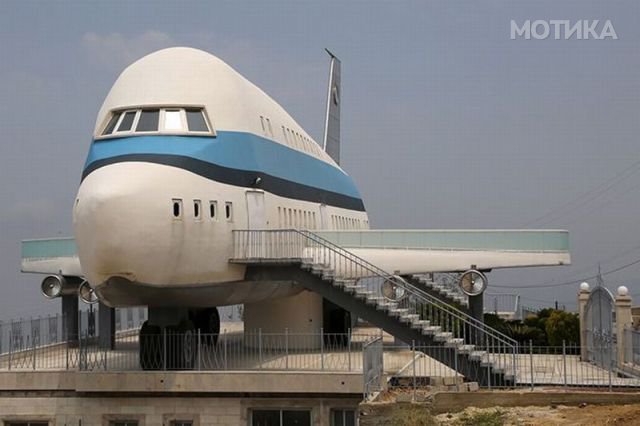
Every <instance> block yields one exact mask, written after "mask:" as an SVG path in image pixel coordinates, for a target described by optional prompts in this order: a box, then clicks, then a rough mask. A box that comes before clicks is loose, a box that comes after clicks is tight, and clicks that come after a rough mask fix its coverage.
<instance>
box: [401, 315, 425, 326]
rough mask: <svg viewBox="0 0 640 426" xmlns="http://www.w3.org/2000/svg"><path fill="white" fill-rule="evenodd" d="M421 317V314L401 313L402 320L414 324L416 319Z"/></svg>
mask: <svg viewBox="0 0 640 426" xmlns="http://www.w3.org/2000/svg"><path fill="white" fill-rule="evenodd" d="M419 318H420V315H418V314H409V313H407V314H404V315H400V322H405V323H408V324H413V322H414V321H416V320H417V319H419Z"/></svg>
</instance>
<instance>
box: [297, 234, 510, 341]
mask: <svg viewBox="0 0 640 426" xmlns="http://www.w3.org/2000/svg"><path fill="white" fill-rule="evenodd" d="M293 231H295V232H297V233H299V234H301V235H304V236H305V237H307V238H310V239H314V240H316V242H317V243H320V244H322V245H325V246H327V248H329V249H333V250H334V251H337V252H340V251H342V252H344V253H346V254H348V255H349V256H351V257H353V258H355V259H356V260H357V261H358V262H359V263H361V264H364V265H361V266H363V267H365V269H368V270H370V271H371V272H374V273H375V274H376V275H378V276H380V277H381V278H383V279H385V280H387V281H389V282H391V283H392V284H394V285H398V286H399V287H402V288H403V289H405V290H407V291H408V292H411V293H413V295H415V296H418V297H421V298H423V299H427V300H428V301H429V302H431V303H434V302H435V303H436V304H437V306H438V307H439V308H445V310H448V311H449V313H451V314H453V315H455V316H457V317H458V319H460V320H463V321H466V322H471V323H473V324H474V325H475V326H477V327H476V328H482V331H483V332H484V333H487V331H489V334H494V336H493V337H495V338H499V339H500V340H502V341H503V342H504V343H506V344H510V345H513V346H514V347H515V346H517V344H518V342H517V341H516V340H515V339H513V338H511V337H509V336H507V335H505V334H504V333H502V332H500V331H498V330H496V329H494V328H492V327H490V326H488V325H486V324H485V323H484V322H482V321H480V320H478V319H477V318H474V317H472V316H471V315H469V314H467V313H466V312H464V311H461V310H460V309H458V308H456V307H455V306H453V305H450V304H448V303H446V302H444V301H443V300H441V299H439V298H437V297H435V296H433V295H431V294H429V293H427V292H425V291H424V290H422V289H420V288H418V287H416V286H414V285H412V284H411V283H409V282H407V281H406V280H404V279H402V278H400V277H398V276H397V275H394V274H390V273H389V272H387V271H385V270H384V269H382V268H380V267H379V266H376V265H374V264H372V263H371V262H369V261H367V260H366V259H363V258H362V257H360V256H358V255H356V254H355V253H353V252H351V251H349V250H347V249H345V248H344V247H341V246H339V245H337V244H335V243H333V242H331V241H329V240H327V239H326V238H323V237H321V236H319V235H318V234H315V233H313V232H311V231H308V230H297V229H294V230H293Z"/></svg>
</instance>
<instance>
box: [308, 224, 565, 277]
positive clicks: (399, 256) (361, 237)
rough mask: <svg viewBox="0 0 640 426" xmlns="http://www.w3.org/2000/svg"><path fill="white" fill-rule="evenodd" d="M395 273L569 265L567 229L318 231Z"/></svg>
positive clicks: (330, 239) (328, 238) (316, 232)
mask: <svg viewBox="0 0 640 426" xmlns="http://www.w3.org/2000/svg"><path fill="white" fill-rule="evenodd" d="M314 233H315V234H317V235H319V236H320V237H322V238H324V239H326V240H329V241H331V242H332V243H334V244H337V245H339V246H340V247H343V248H345V249H347V250H349V251H350V252H352V253H353V254H355V255H357V256H359V257H361V258H363V259H365V260H367V261H368V262H370V263H372V264H374V265H376V266H378V267H379V268H381V269H383V270H385V271H388V272H393V273H396V274H402V275H404V274H418V273H427V272H463V271H466V270H469V269H470V268H472V267H473V268H475V269H479V270H490V269H498V268H519V267H532V266H558V265H569V264H571V255H570V253H569V233H568V231H564V230H362V231H346V230H345V231H314Z"/></svg>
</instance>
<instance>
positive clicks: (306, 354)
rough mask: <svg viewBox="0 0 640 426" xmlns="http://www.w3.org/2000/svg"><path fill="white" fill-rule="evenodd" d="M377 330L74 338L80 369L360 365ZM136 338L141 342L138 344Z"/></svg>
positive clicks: (324, 368) (356, 368)
mask: <svg viewBox="0 0 640 426" xmlns="http://www.w3.org/2000/svg"><path fill="white" fill-rule="evenodd" d="M376 338H379V334H376V335H373V334H351V333H344V334H335V333H323V332H322V331H321V332H320V333H293V332H289V331H288V330H285V332H284V333H263V332H262V331H261V330H256V331H251V332H226V331H224V332H223V333H221V334H219V335H217V334H215V335H214V334H202V333H198V332H196V333H187V334H185V333H179V334H178V333H170V332H163V333H161V334H152V335H144V336H142V337H140V336H138V335H137V334H135V335H134V334H131V335H128V336H122V337H119V338H118V339H117V341H116V347H115V349H105V348H102V347H100V345H99V342H98V340H97V339H95V338H90V337H83V338H82V339H81V341H80V351H79V354H80V355H79V357H80V358H79V363H78V368H79V369H80V370H82V371H100V370H103V371H133V370H196V371H217V370H220V371H252V370H265V371H267V370H273V371H298V370H300V371H302V370H304V371H342V372H359V371H362V351H363V349H364V347H365V346H366V345H367V342H369V341H371V340H372V339H376ZM140 339H145V344H144V345H143V346H142V347H143V348H144V350H143V351H141V350H140V347H141V345H140Z"/></svg>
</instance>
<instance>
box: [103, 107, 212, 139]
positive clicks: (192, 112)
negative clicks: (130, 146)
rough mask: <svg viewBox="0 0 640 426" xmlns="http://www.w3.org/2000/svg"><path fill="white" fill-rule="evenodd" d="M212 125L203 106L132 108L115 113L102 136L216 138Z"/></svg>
mask: <svg viewBox="0 0 640 426" xmlns="http://www.w3.org/2000/svg"><path fill="white" fill-rule="evenodd" d="M210 123H211V121H210V120H209V118H208V117H207V113H206V111H205V110H204V108H202V107H196V106H191V107H189V106H187V107H180V106H167V107H162V106H157V107H152V106H150V107H146V108H145V107H139V108H135V107H133V108H129V109H123V110H119V111H113V112H112V115H111V118H110V119H109V122H108V123H107V125H106V126H105V128H104V130H103V131H102V133H101V134H100V136H102V137H111V136H117V137H122V136H128V135H132V134H135V133H144V134H171V135H186V136H188V135H194V136H196V135H197V136H203V135H204V136H213V137H215V135H216V134H215V130H214V129H213V128H212V127H210Z"/></svg>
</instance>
